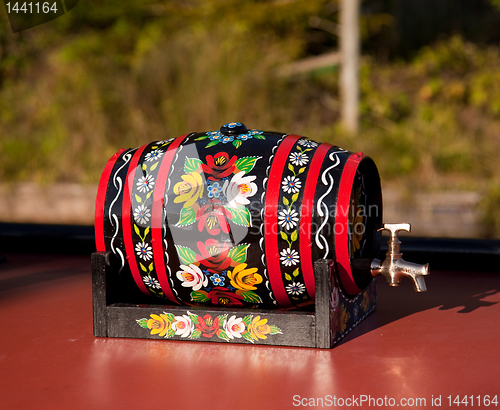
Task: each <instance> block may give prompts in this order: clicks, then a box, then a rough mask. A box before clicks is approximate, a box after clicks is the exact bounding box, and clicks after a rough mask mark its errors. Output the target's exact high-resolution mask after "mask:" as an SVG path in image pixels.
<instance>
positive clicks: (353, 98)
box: [340, 0, 360, 133]
mask: <svg viewBox="0 0 500 410" xmlns="http://www.w3.org/2000/svg"><path fill="white" fill-rule="evenodd" d="M359 8H360V0H342V3H341V9H340V52H341V54H342V64H341V71H340V98H341V110H342V113H341V115H342V123H343V125H344V127H345V128H346V130H348V131H349V132H352V133H357V132H358V128H359V49H360V41H359Z"/></svg>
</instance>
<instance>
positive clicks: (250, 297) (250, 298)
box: [240, 290, 262, 303]
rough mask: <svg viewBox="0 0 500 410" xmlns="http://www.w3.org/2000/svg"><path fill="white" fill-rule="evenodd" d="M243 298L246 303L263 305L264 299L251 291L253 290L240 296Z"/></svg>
mask: <svg viewBox="0 0 500 410" xmlns="http://www.w3.org/2000/svg"><path fill="white" fill-rule="evenodd" d="M240 295H241V296H242V297H243V300H244V301H245V302H249V303H262V299H261V298H260V296H259V295H257V293H255V292H253V291H251V290H247V291H246V292H243V293H241V294H240Z"/></svg>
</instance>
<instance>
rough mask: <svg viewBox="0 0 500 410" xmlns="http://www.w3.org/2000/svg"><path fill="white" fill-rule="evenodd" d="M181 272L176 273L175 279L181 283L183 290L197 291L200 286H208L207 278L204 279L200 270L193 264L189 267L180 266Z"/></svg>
mask: <svg viewBox="0 0 500 410" xmlns="http://www.w3.org/2000/svg"><path fill="white" fill-rule="evenodd" d="M180 268H181V270H180V271H178V272H177V278H178V279H179V280H181V281H182V286H184V287H185V288H193V290H199V289H201V287H202V286H207V285H208V278H207V277H205V275H204V274H203V272H202V271H201V270H200V268H199V267H198V266H196V265H194V264H191V265H189V266H186V265H181V266H180Z"/></svg>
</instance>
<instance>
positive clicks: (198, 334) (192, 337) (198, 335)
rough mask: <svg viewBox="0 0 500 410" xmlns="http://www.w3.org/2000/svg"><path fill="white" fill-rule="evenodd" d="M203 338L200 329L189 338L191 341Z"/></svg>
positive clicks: (194, 331)
mask: <svg viewBox="0 0 500 410" xmlns="http://www.w3.org/2000/svg"><path fill="white" fill-rule="evenodd" d="M200 336H201V330H200V329H194V330H193V333H191V336H189V338H190V339H198V338H199V337H200Z"/></svg>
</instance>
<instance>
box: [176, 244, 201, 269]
mask: <svg viewBox="0 0 500 410" xmlns="http://www.w3.org/2000/svg"><path fill="white" fill-rule="evenodd" d="M175 248H176V249H177V255H179V259H180V260H181V263H182V264H183V265H190V264H192V263H195V262H196V252H195V251H193V250H192V249H190V248H187V247H186V246H181V245H175Z"/></svg>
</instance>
